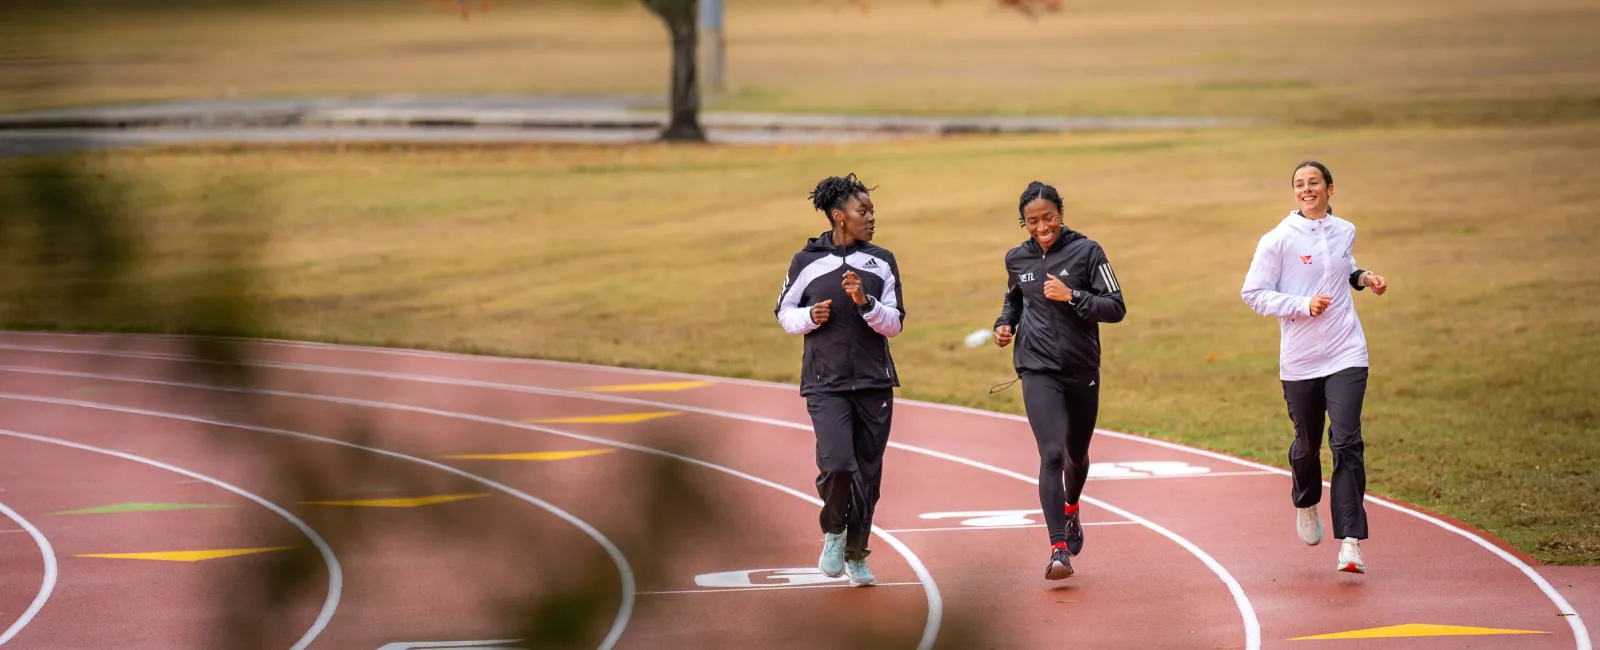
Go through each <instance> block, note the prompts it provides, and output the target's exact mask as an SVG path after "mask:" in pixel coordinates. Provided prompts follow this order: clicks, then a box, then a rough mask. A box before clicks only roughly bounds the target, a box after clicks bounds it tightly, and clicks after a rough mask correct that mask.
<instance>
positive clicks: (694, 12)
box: [643, 0, 706, 142]
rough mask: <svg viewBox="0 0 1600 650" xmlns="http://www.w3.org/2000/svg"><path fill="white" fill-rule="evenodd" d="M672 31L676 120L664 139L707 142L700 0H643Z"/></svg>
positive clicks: (673, 103) (673, 100)
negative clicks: (702, 100)
mask: <svg viewBox="0 0 1600 650" xmlns="http://www.w3.org/2000/svg"><path fill="white" fill-rule="evenodd" d="M643 2H644V4H645V6H646V7H649V8H650V11H652V12H655V14H656V16H658V17H660V18H661V22H663V23H666V25H667V32H668V33H669V34H671V35H672V122H671V123H670V124H668V125H667V129H666V130H665V131H662V132H661V139H662V140H670V141H678V142H705V141H706V134H705V131H703V130H701V128H700V78H699V70H698V65H697V64H698V61H697V52H698V46H699V43H700V37H699V28H700V25H699V22H700V20H699V16H698V13H699V6H700V3H699V0H643Z"/></svg>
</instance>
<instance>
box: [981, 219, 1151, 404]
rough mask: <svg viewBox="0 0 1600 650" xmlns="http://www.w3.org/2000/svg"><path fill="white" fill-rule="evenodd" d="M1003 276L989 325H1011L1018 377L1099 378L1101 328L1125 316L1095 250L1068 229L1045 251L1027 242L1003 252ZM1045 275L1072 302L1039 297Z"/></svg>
mask: <svg viewBox="0 0 1600 650" xmlns="http://www.w3.org/2000/svg"><path fill="white" fill-rule="evenodd" d="M1006 274H1007V275H1008V276H1009V288H1008V289H1007V291H1006V298H1005V303H1004V305H1003V306H1002V307H1001V309H1000V317H999V318H997V319H995V321H994V326H995V327H1000V326H1001V325H1010V326H1011V330H1012V333H1013V334H1015V336H1016V338H1015V339H1013V340H1012V343H1011V345H1012V348H1013V349H1012V351H1011V362H1012V365H1014V366H1016V369H1017V374H1018V375H1021V374H1024V373H1029V372H1033V373H1048V374H1056V375H1071V376H1082V377H1094V376H1098V374H1099V372H1100V323H1116V322H1120V321H1121V320H1122V318H1123V317H1124V316H1126V315H1127V313H1128V308H1127V306H1126V305H1125V304H1123V302H1122V287H1121V286H1120V285H1119V284H1118V283H1117V274H1116V273H1114V272H1112V270H1111V263H1110V262H1109V261H1107V260H1106V254H1105V251H1103V250H1101V249H1100V245H1099V244H1096V243H1095V242H1094V241H1093V240H1091V239H1089V238H1088V237H1085V236H1083V234H1082V233H1079V232H1076V231H1073V230H1069V229H1067V228H1062V229H1061V236H1060V238H1058V239H1057V240H1056V242H1055V244H1053V245H1051V246H1050V250H1049V251H1045V250H1041V249H1040V248H1039V242H1037V241H1034V240H1033V238H1032V237H1030V238H1028V240H1027V241H1025V242H1023V243H1022V245H1020V246H1017V247H1016V248H1013V249H1011V250H1010V251H1007V252H1006ZM1048 275H1054V276H1056V277H1058V278H1061V282H1062V283H1064V284H1066V285H1067V288H1068V289H1070V290H1072V302H1070V303H1066V302H1061V301H1058V300H1051V299H1049V298H1046V297H1044V282H1045V280H1046V279H1047V278H1046V276H1048Z"/></svg>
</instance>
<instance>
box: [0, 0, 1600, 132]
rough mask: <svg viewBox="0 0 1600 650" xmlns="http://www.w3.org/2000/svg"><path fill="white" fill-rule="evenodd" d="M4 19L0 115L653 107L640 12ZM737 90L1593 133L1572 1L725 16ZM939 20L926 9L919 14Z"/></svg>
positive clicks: (753, 106)
mask: <svg viewBox="0 0 1600 650" xmlns="http://www.w3.org/2000/svg"><path fill="white" fill-rule="evenodd" d="M110 4H112V3H93V2H80V3H77V4H73V3H50V4H49V5H47V6H48V9H39V8H38V7H39V6H44V5H30V7H31V8H16V7H11V8H0V111H3V110H17V109H23V108H30V107H39V106H50V105H60V104H86V103H104V102H124V101H147V100H159V99H173V98H187V97H227V96H234V95H239V96H283V95H301V94H340V95H365V94H382V93H400V94H461V93H559V94H575V93H577V94H587V93H624V94H647V95H655V96H664V94H665V89H666V83H667V77H668V75H667V65H668V60H667V44H666V36H665V33H664V30H663V29H662V28H661V27H660V25H659V24H658V23H657V22H656V21H655V19H654V18H653V17H652V16H650V15H649V14H648V13H646V12H645V11H644V10H643V9H642V8H640V7H639V6H638V5H637V3H635V2H616V1H613V2H601V3H578V2H570V1H569V2H565V3H560V2H558V3H548V2H541V3H539V4H533V5H530V4H526V3H513V2H500V3H498V4H497V5H496V9H495V10H494V11H493V12H491V13H489V14H475V15H474V17H473V18H472V19H471V20H468V21H461V20H459V19H456V18H455V17H453V16H452V15H451V14H447V13H440V12H438V11H436V10H433V9H429V8H428V6H427V5H426V3H423V2H420V1H419V2H407V3H377V2H371V1H368V0H341V1H338V2H325V3H286V4H284V3H280V4H272V3H268V4H265V5H262V4H260V3H256V4H251V5H249V6H243V7H239V6H233V7H230V6H228V5H222V6H220V7H218V6H216V5H215V3H209V4H203V5H202V6H194V7H189V6H182V5H180V7H179V9H178V10H169V11H152V10H149V9H148V5H147V4H143V3H135V4H134V5H133V8H128V7H127V6H126V5H122V8H104V7H101V8H99V9H95V10H88V9H84V8H83V7H85V6H95V5H110ZM730 5H731V6H730V8H729V15H728V18H727V26H728V39H729V41H728V57H729V64H728V76H729V82H730V84H731V88H730V90H731V94H730V95H729V96H728V97H725V98H720V99H713V101H711V102H710V104H711V107H712V108H723V109H738V110H757V111H768V110H771V111H840V112H895V113H998V114H1016V115H1020V114H1099V115H1213V116H1243V117H1262V118H1269V119H1274V120H1296V121H1306V122H1314V123H1321V124H1346V125H1348V124H1365V123H1391V122H1401V121H1425V122H1434V123H1482V122H1520V123H1528V122H1546V121H1552V120H1570V119H1578V118H1584V119H1586V118H1593V117H1595V116H1597V115H1600V67H1596V66H1594V65H1593V64H1592V63H1593V62H1594V61H1596V60H1600V39H1594V38H1590V37H1589V34H1590V33H1591V32H1592V31H1594V29H1595V28H1596V27H1600V7H1597V6H1596V5H1595V4H1594V3H1592V2H1587V1H1586V0H1537V1H1534V2H1522V3H1505V2H1498V1H1494V0H1464V1H1454V0H1452V1H1448V2H1447V1H1444V0H1429V1H1427V2H1418V3H1397V2H1385V1H1379V0H1358V1H1357V2H1353V3H1285V2H1278V1H1274V0H1224V1H1223V2H1211V3H1205V4H1204V5H1196V4H1194V3H1188V2H1177V1H1175V0H1136V1H1133V2H1112V1H1111V0H1082V1H1080V2H1072V3H1066V10H1065V11H1064V12H1062V13H1060V14H1056V15H1052V16H1048V17H1045V18H1043V19H1041V20H1038V21H1037V22H1034V21H1030V20H1028V19H1026V18H1024V17H1022V16H1020V15H1018V14H1015V13H1011V12H1003V11H1000V10H997V9H995V7H994V5H993V4H992V3H990V2H988V1H987V0H962V1H960V2H950V1H946V2H939V3H935V2H932V1H931V0H898V1H887V2H885V1H880V2H873V3H871V6H872V11H870V12H868V13H864V14H863V13H861V12H859V11H855V10H852V9H850V8H849V7H848V6H847V5H846V3H844V2H843V0H827V1H816V2H813V1H800V0H795V1H789V2H760V3H743V2H740V3H730ZM936 5H937V6H936Z"/></svg>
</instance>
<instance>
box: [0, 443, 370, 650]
mask: <svg viewBox="0 0 1600 650" xmlns="http://www.w3.org/2000/svg"><path fill="white" fill-rule="evenodd" d="M0 436H10V437H12V438H21V439H23V440H32V441H34V442H43V443H48V444H52V445H60V446H62V447H71V448H73V449H78V450H82V451H89V452H94V453H97V454H105V455H107V456H113V457H116V458H121V459H123V460H131V461H133V462H135V463H143V464H145V465H149V466H151V467H155V468H158V469H164V470H167V471H169V472H173V473H176V474H182V475H184V476H188V477H191V478H194V479H198V480H201V481H205V482H207V483H210V484H212V485H215V486H217V487H219V488H222V489H224V490H227V491H229V492H232V493H234V494H237V495H239V496H241V497H244V498H246V499H249V500H251V501H254V502H256V504H257V505H260V506H261V507H263V508H266V509H268V510H271V511H272V512H274V513H276V514H277V515H278V516H279V517H283V518H284V520H286V521H288V522H289V523H290V524H293V525H294V527H295V528H299V529H300V532H301V533H303V534H305V536H306V538H307V539H310V540H311V544H312V545H313V546H316V547H317V552H319V553H321V554H322V563H323V564H324V565H326V566H327V568H328V596H327V598H325V599H323V602H322V611H321V613H319V614H317V619H316V620H315V621H314V622H312V624H311V629H308V630H306V633H305V634H303V635H301V636H300V640H299V641H297V642H295V644H294V645H293V646H292V647H291V650H303V649H304V648H306V647H307V646H310V645H311V642H312V641H314V640H316V638H317V635H319V634H322V630H323V628H326V627H328V621H330V620H332V619H333V612H334V610H335V609H337V608H338V607H339V595H340V593H341V592H342V591H343V590H344V572H343V571H341V570H340V568H339V560H338V558H335V557H334V556H333V549H332V548H329V547H328V543H327V542H326V541H323V539H322V536H321V535H318V534H317V531H314V530H311V527H310V526H308V525H306V522H304V521H301V520H300V518H299V517H296V516H294V515H293V514H291V513H290V512H289V511H287V510H284V509H283V508H280V507H278V505H277V504H275V503H273V502H271V501H268V500H266V499H263V498H261V497H259V496H257V495H256V494H254V493H252V492H247V491H245V490H243V489H241V488H238V487H236V486H233V485H231V484H228V483H224V482H222V481H220V480H217V479H214V478H211V477H209V476H206V475H204V474H200V473H198V472H193V471H190V470H187V469H184V468H182V467H177V466H175V465H168V464H166V463H163V462H161V461H158V460H151V459H149V458H145V457H143V456H135V455H133V454H129V453H124V452H120V451H116V450H114V449H104V448H101V447H95V446H92V445H86V444H83V443H78V442H72V441H70V440H62V439H60V438H50V437H46V436H37V435H33V434H31V433H21V432H18V431H10V430H7V429H0ZM51 576H52V578H53V577H54V573H53V572H52V574H51ZM36 602H37V601H36ZM41 604H42V603H41ZM4 641H5V638H3V637H0V643H3V642H4Z"/></svg>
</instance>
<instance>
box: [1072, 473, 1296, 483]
mask: <svg viewBox="0 0 1600 650" xmlns="http://www.w3.org/2000/svg"><path fill="white" fill-rule="evenodd" d="M1208 476H1275V475H1274V474H1273V473H1272V472H1261V471H1250V472H1206V473H1204V474H1156V475H1151V476H1091V477H1089V479H1088V480H1091V481H1145V480H1150V479H1158V478H1159V479H1168V478H1206V477H1208Z"/></svg>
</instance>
